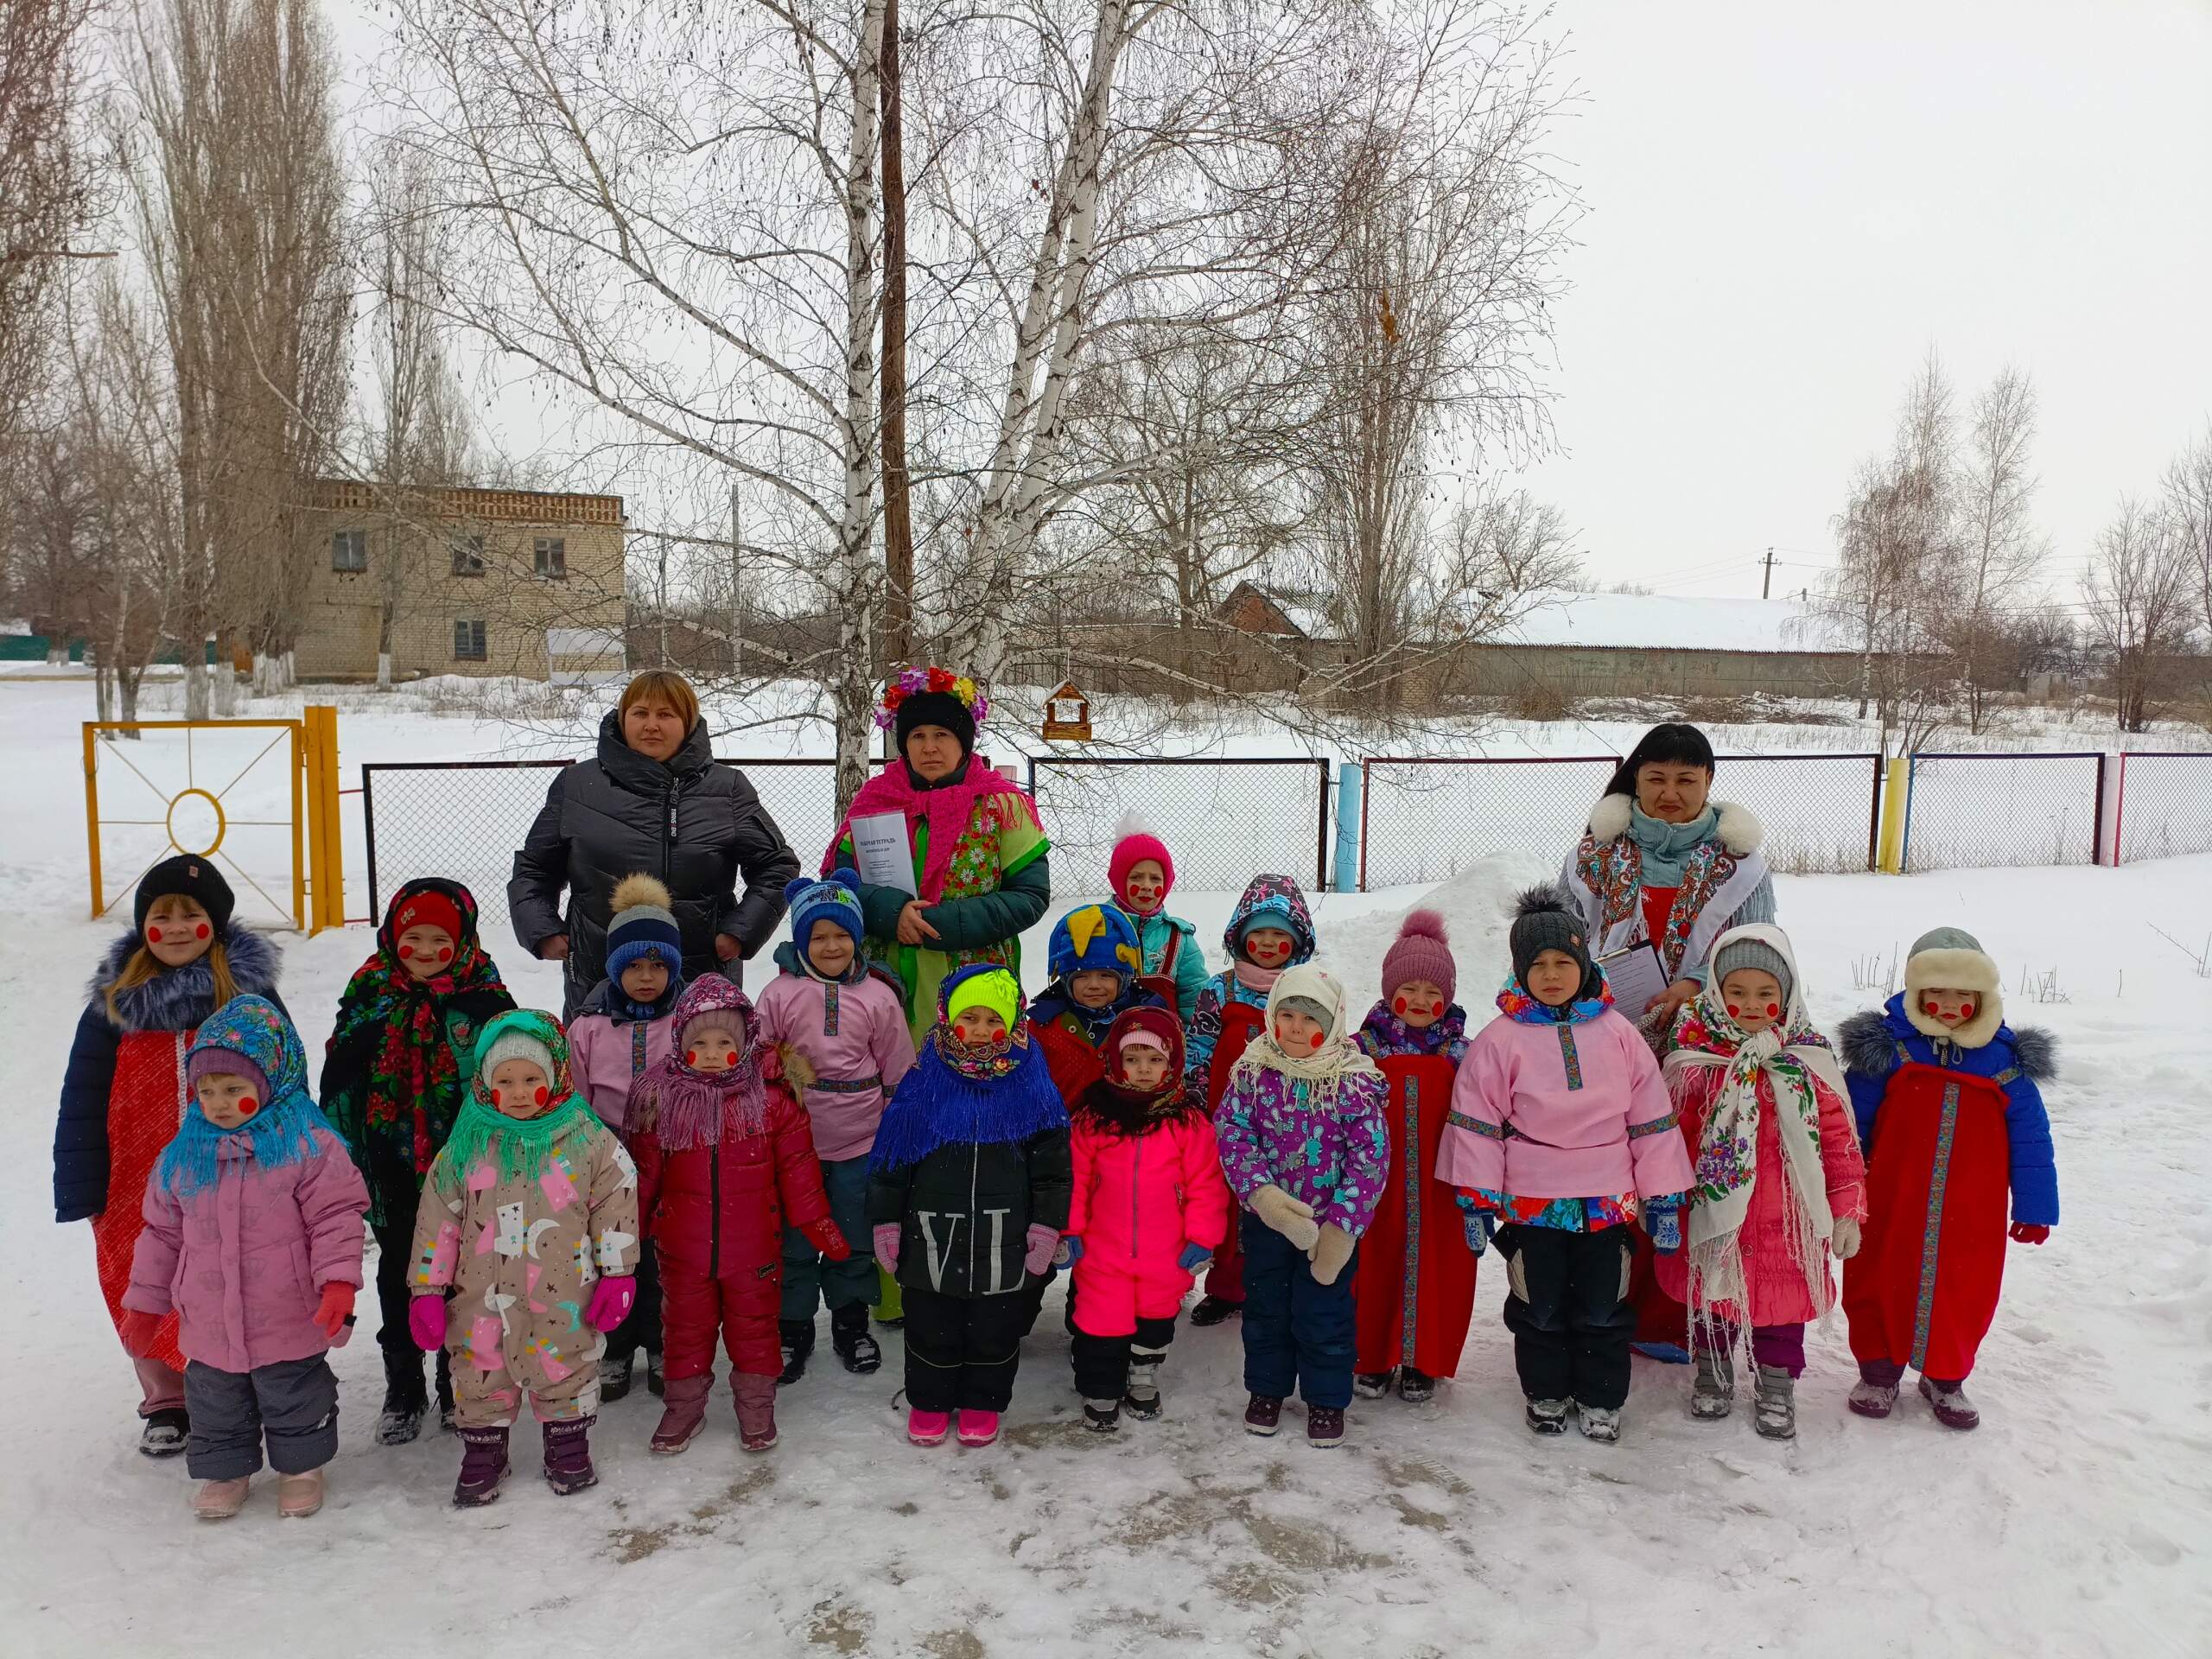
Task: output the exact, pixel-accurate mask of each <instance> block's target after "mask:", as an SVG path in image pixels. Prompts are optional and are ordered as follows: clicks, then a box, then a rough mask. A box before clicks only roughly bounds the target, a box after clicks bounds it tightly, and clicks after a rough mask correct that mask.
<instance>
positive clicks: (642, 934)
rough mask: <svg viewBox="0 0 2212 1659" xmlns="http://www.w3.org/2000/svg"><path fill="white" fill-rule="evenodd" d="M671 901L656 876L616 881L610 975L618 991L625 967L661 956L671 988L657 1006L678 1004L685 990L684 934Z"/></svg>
mask: <svg viewBox="0 0 2212 1659" xmlns="http://www.w3.org/2000/svg"><path fill="white" fill-rule="evenodd" d="M671 902H672V901H671V899H670V898H669V896H668V889H667V888H666V887H664V886H663V885H662V884H661V883H660V882H658V881H657V880H654V879H653V878H652V876H650V875H626V876H624V877H623V878H622V879H621V880H620V881H617V882H616V883H615V884H614V896H613V912H614V913H613V919H611V920H610V921H609V922H608V923H607V978H608V979H609V980H610V981H612V982H613V986H614V988H615V990H616V992H617V993H618V994H619V993H620V991H621V988H622V974H623V970H624V969H626V968H628V967H629V966H630V964H631V963H633V962H636V961H637V960H639V958H640V957H647V956H653V957H659V958H660V960H661V962H662V963H663V965H664V966H665V967H666V968H667V969H668V988H667V989H666V990H664V991H663V992H662V993H661V994H660V998H659V1001H657V1002H655V1003H654V1004H653V1005H652V1006H653V1007H655V1008H657V1009H665V1008H669V1007H674V1006H675V1002H676V998H677V995H678V994H680V993H681V992H682V990H683V932H682V931H681V930H679V929H678V928H677V925H676V916H675V912H673V911H672V910H671V909H670V905H671ZM625 1000H627V999H625ZM634 1006H635V1005H633V1007H634ZM639 1017H640V1018H644V1017H646V1016H644V1015H640V1016H639Z"/></svg>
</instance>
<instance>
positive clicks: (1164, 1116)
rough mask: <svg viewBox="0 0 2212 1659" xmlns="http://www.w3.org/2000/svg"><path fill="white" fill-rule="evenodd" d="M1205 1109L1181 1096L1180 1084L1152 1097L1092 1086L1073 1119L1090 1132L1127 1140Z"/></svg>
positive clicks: (1108, 1086)
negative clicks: (1079, 1119) (1093, 1130)
mask: <svg viewBox="0 0 2212 1659" xmlns="http://www.w3.org/2000/svg"><path fill="white" fill-rule="evenodd" d="M1203 1113H1204V1109H1203V1108H1202V1107H1200V1106H1199V1105H1198V1103H1196V1102H1195V1101H1193V1100H1192V1099H1191V1097H1190V1096H1188V1095H1186V1094H1185V1093H1184V1092H1183V1085H1182V1084H1180V1083H1173V1084H1169V1085H1168V1086H1167V1088H1166V1089H1165V1090H1161V1091H1160V1092H1158V1093H1155V1094H1139V1093H1138V1092H1137V1091H1136V1090H1133V1089H1124V1088H1123V1087H1122V1085H1121V1084H1118V1083H1112V1082H1103V1081H1102V1082H1098V1083H1094V1084H1091V1085H1090V1088H1089V1089H1087V1090H1084V1096H1083V1098H1082V1099H1081V1100H1079V1101H1077V1103H1076V1115H1077V1116H1078V1117H1080V1118H1082V1119H1083V1120H1084V1122H1087V1123H1088V1124H1089V1125H1090V1127H1091V1128H1094V1129H1100V1130H1103V1131H1104V1132H1105V1133H1106V1134H1108V1135H1116V1136H1119V1137H1120V1138H1122V1139H1123V1140H1127V1139H1128V1138H1129V1137H1131V1136H1132V1135H1136V1134H1137V1133H1138V1132H1139V1131H1141V1130H1144V1129H1163V1128H1166V1127H1167V1126H1168V1125H1170V1124H1171V1123H1179V1122H1183V1121H1184V1120H1185V1118H1192V1117H1198V1116H1202V1115H1203Z"/></svg>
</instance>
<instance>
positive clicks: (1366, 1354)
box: [1352, 1009, 1475, 1376]
mask: <svg viewBox="0 0 2212 1659" xmlns="http://www.w3.org/2000/svg"><path fill="white" fill-rule="evenodd" d="M1453 1012H1455V1013H1456V1012H1457V1010H1456V1009H1455V1010H1453ZM1361 1037H1362V1043H1361V1046H1362V1047H1368V1044H1367V1041H1366V1038H1367V1033H1365V1032H1364V1031H1363V1032H1362V1033H1361ZM1465 1046H1466V1044H1465V1039H1464V1038H1462V1039H1459V1041H1458V1042H1456V1043H1454V1044H1452V1049H1453V1050H1454V1051H1455V1052H1440V1053H1434V1054H1402V1053H1390V1052H1377V1051H1376V1049H1374V1048H1371V1047H1369V1048H1368V1052H1370V1054H1371V1055H1373V1057H1374V1059H1375V1064H1376V1065H1377V1066H1379V1067H1380V1068H1381V1069H1382V1072H1383V1082H1384V1083H1385V1084H1387V1085H1388V1086H1389V1090H1390V1095H1389V1104H1388V1105H1387V1106H1386V1107H1385V1108H1384V1116H1385V1117H1386V1118H1387V1120H1388V1122H1389V1128H1390V1174H1389V1182H1388V1184H1387V1185H1385V1186H1384V1187H1383V1200H1382V1202H1381V1203H1380V1204H1378V1205H1376V1209H1375V1219H1374V1220H1373V1221H1372V1222H1370V1223H1369V1224H1368V1229H1367V1231H1366V1232H1365V1234H1363V1236H1361V1239H1360V1242H1359V1270H1358V1274H1357V1277H1356V1278H1355V1279H1354V1280H1353V1281H1352V1300H1353V1312H1354V1319H1355V1330H1356V1332H1357V1357H1356V1360H1355V1363H1354V1364H1353V1368H1352V1369H1353V1370H1356V1371H1358V1372H1361V1373H1363V1374H1366V1375H1376V1374H1379V1373H1382V1372H1384V1371H1389V1370H1396V1369H1398V1368H1399V1367H1401V1366H1407V1365H1410V1366H1412V1367H1413V1369H1414V1370H1417V1371H1423V1372H1426V1373H1427V1375H1429V1376H1451V1375H1452V1373H1453V1372H1455V1371H1457V1370H1459V1351H1460V1350H1461V1349H1462V1348H1464V1347H1465V1346H1466V1343H1467V1325H1468V1322H1469V1320H1470V1319H1471V1317H1472V1315H1473V1313H1474V1306H1475V1258H1474V1255H1473V1253H1472V1252H1471V1251H1470V1250H1469V1249H1467V1236H1466V1227H1465V1222H1464V1220H1463V1219H1462V1217H1461V1216H1460V1212H1459V1205H1457V1204H1456V1203H1455V1202H1454V1201H1453V1198H1452V1189H1451V1188H1450V1187H1448V1186H1445V1185H1440V1183H1439V1182H1438V1181H1437V1180H1436V1179H1435V1176H1436V1148H1437V1145H1438V1143H1439V1142H1440V1141H1441V1140H1442V1139H1443V1138H1444V1119H1445V1115H1446V1111H1447V1110H1448V1109H1450V1106H1451V1103H1452V1084H1453V1082H1454V1081H1455V1080H1456V1078H1457V1077H1458V1076H1459V1060H1458V1053H1457V1052H1458V1051H1464V1050H1465Z"/></svg>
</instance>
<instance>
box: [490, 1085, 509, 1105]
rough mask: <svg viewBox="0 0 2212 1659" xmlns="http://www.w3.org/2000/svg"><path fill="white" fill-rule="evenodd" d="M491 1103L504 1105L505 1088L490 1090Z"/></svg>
mask: <svg viewBox="0 0 2212 1659" xmlns="http://www.w3.org/2000/svg"><path fill="white" fill-rule="evenodd" d="M492 1103H493V1105H494V1106H504V1105H505V1104H506V1103H507V1095H506V1090H504V1089H494V1090H493V1091H492Z"/></svg>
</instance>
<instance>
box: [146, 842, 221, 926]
mask: <svg viewBox="0 0 2212 1659" xmlns="http://www.w3.org/2000/svg"><path fill="white" fill-rule="evenodd" d="M171 893H177V894H180V895H181V896H182V897H184V898H187V899H192V900H193V901H194V903H196V904H197V905H198V906H200V909H202V910H204V911H206V912H207V919H208V921H209V922H211V923H213V925H214V930H215V937H216V938H222V937H223V934H224V932H225V931H226V929H228V928H229V926H230V925H231V912H232V911H233V910H235V909H237V908H238V895H237V894H235V893H232V891H231V884H230V883H229V882H227V881H226V880H223V876H222V872H221V871H219V870H218V869H217V868H215V867H214V865H213V863H211V862H210V861H208V860H207V859H206V858H205V857H203V856H201V855H200V854H198V853H179V854H178V855H176V856H175V858H165V859H163V860H162V861H161V862H160V863H158V864H156V865H155V866H154V868H152V869H150V870H149V871H147V872H146V874H144V875H143V876H141V877H140V878H139V880H138V898H137V902H136V903H135V904H134V905H133V906H132V907H131V920H132V921H133V922H134V923H135V924H136V925H137V929H138V931H140V932H141V933H143V932H144V931H146V912H148V911H149V910H151V909H153V907H154V901H155V900H156V899H166V898H168V896H169V895H170V894H171Z"/></svg>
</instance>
